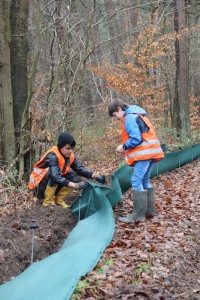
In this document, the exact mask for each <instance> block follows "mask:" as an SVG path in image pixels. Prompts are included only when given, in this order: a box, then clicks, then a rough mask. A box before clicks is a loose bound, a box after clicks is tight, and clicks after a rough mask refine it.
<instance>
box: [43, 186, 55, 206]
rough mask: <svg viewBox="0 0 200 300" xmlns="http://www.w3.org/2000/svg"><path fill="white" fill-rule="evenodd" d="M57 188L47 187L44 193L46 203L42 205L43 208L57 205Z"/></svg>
mask: <svg viewBox="0 0 200 300" xmlns="http://www.w3.org/2000/svg"><path fill="white" fill-rule="evenodd" d="M56 188H57V187H56V186H55V187H52V186H48V185H47V187H46V190H45V192H44V201H43V203H42V205H43V206H48V205H50V204H53V205H54V204H55V202H54V196H55V192H56Z"/></svg>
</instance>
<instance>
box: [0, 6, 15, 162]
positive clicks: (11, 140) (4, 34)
mask: <svg viewBox="0 0 200 300" xmlns="http://www.w3.org/2000/svg"><path fill="white" fill-rule="evenodd" d="M9 5H10V1H8V0H1V1H0V129H1V133H0V160H2V161H3V162H4V161H6V162H7V161H8V162H11V161H12V160H13V158H14V157H15V137H14V121H13V103H12V93H11V74H10V22H9V15H10V7H9Z"/></svg>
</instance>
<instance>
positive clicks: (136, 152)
mask: <svg viewBox="0 0 200 300" xmlns="http://www.w3.org/2000/svg"><path fill="white" fill-rule="evenodd" d="M137 115H138V116H140V117H141V118H142V120H143V121H144V122H145V124H146V125H147V126H148V127H149V131H147V132H144V133H142V134H141V135H142V143H141V144H139V145H138V146H136V147H135V148H132V149H128V150H126V151H125V162H126V163H127V165H129V166H132V165H134V163H135V162H136V161H139V160H149V159H153V160H154V161H155V162H157V161H159V160H161V159H162V158H163V157H164V152H163V151H162V148H161V146H160V142H159V140H158V137H157V135H156V133H155V131H154V128H153V126H152V124H151V122H150V121H149V119H148V118H147V117H145V116H142V115H139V114H137ZM125 118H126V117H125ZM125 118H124V120H123V121H122V143H123V144H124V143H125V142H126V141H127V140H128V139H129V138H130V137H129V135H128V134H127V132H126V129H125V124H124V122H125Z"/></svg>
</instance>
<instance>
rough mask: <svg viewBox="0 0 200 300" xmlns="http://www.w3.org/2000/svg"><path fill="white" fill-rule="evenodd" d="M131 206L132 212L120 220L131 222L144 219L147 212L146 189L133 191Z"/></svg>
mask: <svg viewBox="0 0 200 300" xmlns="http://www.w3.org/2000/svg"><path fill="white" fill-rule="evenodd" d="M133 207H134V212H133V213H132V214H131V215H129V216H127V217H124V218H119V220H120V221H122V222H126V223H131V222H136V221H144V220H145V215H146V212H147V191H136V190H134V191H133Z"/></svg>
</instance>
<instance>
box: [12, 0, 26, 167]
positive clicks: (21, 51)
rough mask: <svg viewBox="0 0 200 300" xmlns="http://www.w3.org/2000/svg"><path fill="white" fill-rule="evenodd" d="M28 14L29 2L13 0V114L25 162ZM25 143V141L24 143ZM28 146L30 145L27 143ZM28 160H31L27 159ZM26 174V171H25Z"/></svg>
mask: <svg viewBox="0 0 200 300" xmlns="http://www.w3.org/2000/svg"><path fill="white" fill-rule="evenodd" d="M28 12H29V1H27V0H12V1H11V7H10V25H11V74H12V95H13V114H14V125H15V137H16V147H17V152H18V154H20V155H22V157H20V160H21V159H22V160H24V157H25V156H27V154H28V153H29V151H27V152H26V154H25V153H22V154H21V153H19V152H20V135H22V131H23V136H24V140H26V141H28V139H29V133H30V125H28V126H27V124H26V126H25V127H24V128H21V125H22V116H23V112H24V108H25V105H26V101H27V94H28V88H27V56H28V51H29V47H28ZM23 143H24V141H23ZM26 144H28V143H27V142H26ZM27 160H29V159H28V158H27ZM23 172H24V170H23Z"/></svg>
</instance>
